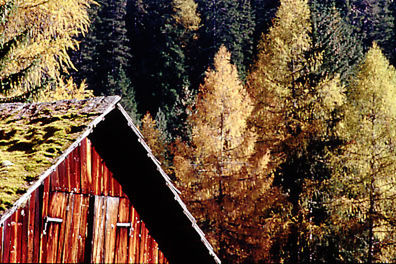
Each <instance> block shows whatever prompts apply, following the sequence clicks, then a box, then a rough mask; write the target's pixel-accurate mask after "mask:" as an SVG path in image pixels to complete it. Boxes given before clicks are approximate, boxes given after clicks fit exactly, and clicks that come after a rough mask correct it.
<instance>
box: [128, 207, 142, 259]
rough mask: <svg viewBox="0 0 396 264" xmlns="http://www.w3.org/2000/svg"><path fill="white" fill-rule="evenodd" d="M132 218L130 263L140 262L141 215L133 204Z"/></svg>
mask: <svg viewBox="0 0 396 264" xmlns="http://www.w3.org/2000/svg"><path fill="white" fill-rule="evenodd" d="M130 219H131V221H132V225H133V233H132V236H131V237H129V243H128V244H129V248H128V257H129V260H128V262H129V263H137V262H139V253H140V248H139V247H140V227H141V226H140V217H139V215H138V213H137V212H136V210H135V208H134V207H133V206H131V207H130Z"/></svg>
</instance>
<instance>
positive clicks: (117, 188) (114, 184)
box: [110, 171, 122, 197]
mask: <svg viewBox="0 0 396 264" xmlns="http://www.w3.org/2000/svg"><path fill="white" fill-rule="evenodd" d="M110 179H111V192H112V194H113V195H114V196H118V197H122V192H121V185H120V183H119V182H118V180H117V179H116V178H115V177H114V174H113V172H111V171H110Z"/></svg>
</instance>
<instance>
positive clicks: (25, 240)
mask: <svg viewBox="0 0 396 264" xmlns="http://www.w3.org/2000/svg"><path fill="white" fill-rule="evenodd" d="M30 201H31V200H30V199H28V200H27V202H26V205H25V207H24V208H23V218H22V230H21V231H22V236H21V257H20V258H19V261H20V262H21V263H26V262H27V256H28V249H29V218H30ZM21 214H22V212H21Z"/></svg>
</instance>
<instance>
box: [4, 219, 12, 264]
mask: <svg viewBox="0 0 396 264" xmlns="http://www.w3.org/2000/svg"><path fill="white" fill-rule="evenodd" d="M11 222H12V217H11V216H10V217H8V219H7V220H5V222H4V235H3V236H4V243H3V259H2V262H3V263H8V262H10V245H11Z"/></svg>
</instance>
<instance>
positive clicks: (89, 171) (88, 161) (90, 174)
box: [85, 138, 92, 194]
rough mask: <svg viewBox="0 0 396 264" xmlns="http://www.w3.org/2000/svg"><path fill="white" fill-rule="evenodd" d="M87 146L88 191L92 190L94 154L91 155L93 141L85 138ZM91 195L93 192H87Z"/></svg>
mask: <svg viewBox="0 0 396 264" xmlns="http://www.w3.org/2000/svg"><path fill="white" fill-rule="evenodd" d="M85 146H86V159H87V164H86V166H85V167H86V169H87V174H86V178H85V179H86V186H87V187H86V188H87V189H92V153H91V141H90V140H89V139H88V138H85ZM86 193H87V194H88V193H91V192H88V191H87V192H86Z"/></svg>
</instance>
